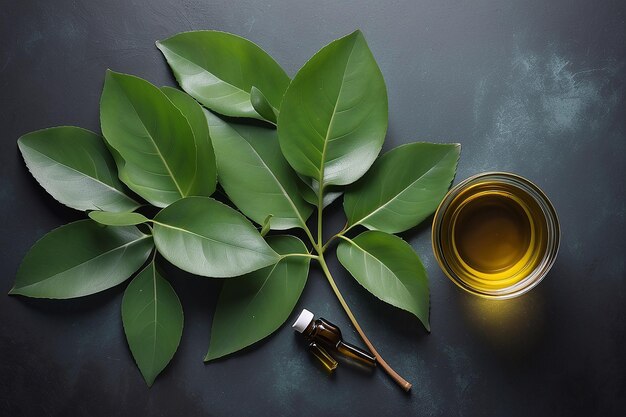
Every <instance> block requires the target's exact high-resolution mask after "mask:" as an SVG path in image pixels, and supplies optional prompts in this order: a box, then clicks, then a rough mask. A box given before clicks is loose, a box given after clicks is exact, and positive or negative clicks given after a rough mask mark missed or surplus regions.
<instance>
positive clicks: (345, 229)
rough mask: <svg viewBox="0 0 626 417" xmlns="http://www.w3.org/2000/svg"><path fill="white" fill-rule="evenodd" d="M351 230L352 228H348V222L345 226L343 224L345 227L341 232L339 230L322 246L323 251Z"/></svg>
mask: <svg viewBox="0 0 626 417" xmlns="http://www.w3.org/2000/svg"><path fill="white" fill-rule="evenodd" d="M348 230H350V228H348V223H346V224H345V226H343V229H341V230H340V231H339V232H337V233H336V234H334V235H333V236H331V238H330V239H328V241H327V242H326V243H324V246H322V252H325V251H326V248H328V246H329V245H330V244H331V243H332V242H333V241H334V240H335V239H337V238H341V237H343V235H344V234H345V233H346V232H347V231H348Z"/></svg>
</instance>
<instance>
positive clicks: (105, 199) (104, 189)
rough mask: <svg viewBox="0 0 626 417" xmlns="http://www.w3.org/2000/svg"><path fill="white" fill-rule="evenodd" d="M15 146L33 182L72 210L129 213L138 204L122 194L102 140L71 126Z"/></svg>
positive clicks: (45, 131) (32, 135)
mask: <svg viewBox="0 0 626 417" xmlns="http://www.w3.org/2000/svg"><path fill="white" fill-rule="evenodd" d="M17 145H18V147H19V149H20V152H21V153H22V156H23V157H24V161H25V162H26V166H27V167H28V169H29V171H30V172H31V174H33V176H34V177H35V179H36V180H37V182H39V184H41V186H42V187H43V188H44V189H45V190H46V191H47V192H48V193H50V195H52V197H54V198H55V199H56V200H57V201H59V202H60V203H61V204H65V205H66V206H68V207H71V208H74V209H76V210H108V211H129V210H134V209H135V208H137V207H139V204H138V203H137V202H136V201H135V200H133V199H132V198H130V197H128V196H127V195H126V194H124V187H123V185H122V183H121V182H120V180H119V179H118V178H117V169H116V167H115V162H114V161H113V158H111V155H110V154H109V152H108V150H107V148H106V146H105V144H104V141H103V140H102V137H101V136H99V135H97V134H95V133H93V132H90V131H89V130H85V129H81V128H79V127H74V126H61V127H52V128H49V129H43V130H38V131H36V132H31V133H28V134H26V135H24V136H22V137H21V138H19V139H18V141H17Z"/></svg>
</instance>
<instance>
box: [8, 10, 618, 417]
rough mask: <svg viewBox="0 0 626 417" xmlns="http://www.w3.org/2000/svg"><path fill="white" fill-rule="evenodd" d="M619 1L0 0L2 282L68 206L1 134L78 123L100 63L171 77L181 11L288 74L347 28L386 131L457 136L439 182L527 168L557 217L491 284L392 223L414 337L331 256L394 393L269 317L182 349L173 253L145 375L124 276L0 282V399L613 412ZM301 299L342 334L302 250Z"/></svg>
mask: <svg viewBox="0 0 626 417" xmlns="http://www.w3.org/2000/svg"><path fill="white" fill-rule="evenodd" d="M624 19H625V7H624V2H623V1H604V2H591V1H572V0H554V1H545V0H540V1H539V0H537V1H529V0H498V1H489V0H476V1H472V2H469V1H465V2H464V1H458V0H456V1H455V0H452V1H451V0H429V1H424V0H420V1H391V0H390V1H341V2H338V1H316V2H314V1H310V2H294V1H292V0H282V1H272V0H265V1H254V0H250V1H234V0H220V1H215V2H210V1H206V0H170V1H167V0H114V1H100V2H97V1H89V0H55V1H49V0H41V1H32V0H23V1H9V0H0V39H1V43H0V91H1V93H0V127H1V136H0V139H1V147H2V148H1V152H0V156H1V158H2V163H1V164H0V172H1V179H0V181H1V182H0V202H1V208H0V210H1V212H0V218H1V221H0V236H1V237H2V251H1V252H0V265H1V268H2V275H1V281H0V291H1V292H2V293H6V291H8V290H9V288H10V287H11V285H12V282H13V278H14V275H15V272H16V270H17V267H18V265H19V262H20V260H21V259H22V257H23V256H24V254H25V253H26V251H27V250H28V248H29V247H30V246H31V245H32V244H33V243H34V242H35V241H36V240H37V239H38V238H39V237H41V236H42V235H43V234H45V233H46V232H47V231H49V230H51V229H52V228H54V227H56V226H58V225H61V224H63V223H66V222H68V221H71V220H74V219H78V218H81V217H82V215H81V214H80V213H76V212H74V211H72V210H70V209H66V208H64V207H62V206H60V205H59V204H57V203H56V202H55V201H54V200H53V199H52V198H51V197H49V196H47V195H46V193H45V192H44V191H43V190H42V189H41V188H40V187H39V186H38V185H37V183H36V182H35V181H34V180H33V179H32V178H31V177H30V175H29V173H28V172H27V170H26V168H25V166H24V164H23V161H22V160H21V157H20V156H19V154H18V151H17V146H16V140H17V138H18V137H19V136H20V135H22V134H24V133H26V132H29V131H32V130H35V129H40V128H44V127H48V126H54V125H63V124H72V125H79V126H82V127H85V128H89V129H92V130H99V121H98V101H99V97H100V92H101V88H102V82H103V77H104V71H105V69H106V68H111V69H114V70H116V71H123V72H128V73H132V74H136V75H139V76H141V77H144V78H146V79H148V80H150V81H152V82H154V83H156V84H158V85H163V84H168V85H174V80H173V78H172V76H171V75H170V72H169V69H168V67H167V65H166V64H165V61H164V59H163V58H162V57H161V55H160V54H159V52H158V51H157V49H156V48H155V46H154V41H155V40H157V39H163V38H165V37H167V36H170V35H172V34H174V33H177V32H180V31H185V30H192V29H219V30H224V31H230V32H233V33H236V34H239V35H243V36H246V37H248V38H250V39H251V40H253V41H255V42H256V43H258V44H259V45H261V46H262V47H263V48H265V49H266V50H267V51H268V52H269V53H270V54H272V55H273V56H274V57H275V58H276V59H277V61H278V62H279V63H281V64H282V65H284V67H285V68H286V70H287V72H288V73H289V74H291V75H293V74H295V72H296V71H297V69H298V68H299V67H300V66H301V65H302V64H303V63H304V62H305V61H306V59H308V57H310V56H311V55H312V54H313V53H314V52H315V51H316V50H318V49H319V48H320V47H322V46H323V45H325V44H326V43H328V42H329V41H331V40H332V39H334V38H337V37H339V36H342V35H344V34H346V33H348V32H350V31H352V30H353V29H355V28H361V29H362V30H363V32H364V33H365V36H366V37H367V40H368V42H369V44H370V47H371V49H372V50H373V52H374V55H375V56H376V58H377V60H378V63H379V65H380V67H381V69H382V72H383V74H384V76H385V80H386V82H387V88H388V91H389V114H390V120H389V133H388V139H387V142H386V145H385V148H386V149H389V148H391V147H393V146H396V145H399V144H402V143H405V142H409V141H418V140H428V141H441V142H460V143H462V145H463V150H462V155H461V160H460V164H459V170H458V174H457V180H456V182H458V181H459V180H461V179H463V178H466V177H467V176H469V175H472V174H474V173H477V172H480V171H485V170H508V171H513V172H516V173H519V174H521V175H523V176H526V177H528V178H529V179H531V180H533V181H534V182H536V183H537V184H539V185H540V186H541V187H542V188H543V189H544V190H545V191H546V193H547V194H548V196H549V197H550V198H551V199H552V201H553V203H554V204H555V206H556V208H557V211H558V213H559V215H560V219H561V225H562V230H563V236H562V238H563V241H562V246H561V252H560V255H559V258H558V260H557V263H556V265H555V266H554V268H553V270H552V272H551V273H550V275H549V276H548V277H547V278H546V280H545V281H544V282H543V283H542V284H541V285H540V286H539V287H537V288H536V289H535V290H533V291H532V292H531V293H529V294H527V295H525V296H523V297H521V298H519V299H515V300H511V301H505V302H493V301H483V300H479V299H477V298H475V297H472V296H469V295H466V294H464V293H462V292H460V290H457V288H455V287H454V286H453V284H452V283H451V282H449V281H448V280H447V279H446V278H445V277H444V276H443V274H442V273H441V272H440V271H439V269H438V267H437V265H436V263H435V261H434V258H433V255H432V251H431V248H430V244H429V229H428V225H427V224H424V225H423V226H421V227H418V228H417V229H415V230H414V231H412V232H410V233H406V234H404V235H403V237H404V238H405V239H406V240H407V241H409V242H410V243H411V244H412V245H413V247H414V248H415V249H416V250H417V251H418V253H419V254H420V256H421V257H422V259H423V261H424V264H425V265H426V268H427V270H428V273H429V276H430V282H431V291H432V310H431V323H432V333H431V334H427V333H426V332H425V331H424V330H423V328H421V327H420V325H419V324H418V322H417V320H415V319H413V318H411V317H410V316H409V315H408V314H405V313H404V312H401V311H398V310H396V309H394V308H392V307H388V306H386V305H384V304H382V303H380V302H379V301H378V300H376V299H374V297H372V296H370V295H369V294H368V293H367V292H366V291H364V290H363V289H362V288H361V287H359V286H358V284H356V283H355V282H354V281H353V280H352V279H351V278H350V277H349V276H348V275H347V273H346V272H344V271H343V270H342V269H341V267H340V265H338V263H337V262H336V260H335V258H334V256H332V257H331V258H332V259H331V269H332V270H334V271H335V274H336V277H337V280H338V284H339V286H340V288H341V289H342V290H343V292H344V293H345V295H346V298H347V300H348V302H349V304H350V305H351V306H353V309H354V311H355V313H356V315H357V317H359V318H360V321H361V324H362V325H363V327H364V328H365V329H366V332H367V333H368V334H369V336H370V338H371V339H372V340H373V341H374V343H375V344H376V345H377V346H378V348H379V350H380V352H381V353H382V354H383V355H384V357H385V358H386V359H387V360H388V361H389V362H390V363H391V364H392V365H393V366H394V367H395V368H396V369H397V370H398V371H399V372H400V373H401V374H403V375H404V376H405V377H407V378H408V379H409V380H411V381H412V382H413V383H414V389H413V392H412V393H411V394H410V395H405V394H404V393H403V392H401V391H400V390H399V389H397V388H396V387H395V386H394V385H393V383H392V382H391V381H390V380H389V379H388V378H387V377H386V376H385V375H384V374H383V373H382V372H380V371H377V372H374V373H373V374H372V375H366V374H362V373H360V372H359V371H357V370H354V369H351V368H350V367H348V366H342V367H340V368H339V369H338V372H337V373H336V375H334V376H333V377H328V376H327V375H326V374H325V373H324V372H323V371H322V370H321V369H320V368H319V367H318V366H316V364H315V363H314V362H312V361H311V359H310V358H309V356H308V354H307V353H306V352H305V351H304V350H303V349H302V347H301V346H300V344H299V343H298V340H297V339H296V337H295V336H294V334H293V332H292V330H291V329H290V328H289V327H288V326H285V327H284V328H282V329H280V330H279V331H278V332H277V334H275V335H274V337H271V338H270V339H268V340H267V341H265V342H262V343H259V344H257V345H256V346H254V347H253V348H250V349H248V350H246V351H245V352H243V353H241V354H238V355H234V356H232V357H230V358H228V359H226V360H222V361H219V362H217V363H214V364H210V365H203V363H202V358H203V355H204V353H205V352H206V348H207V342H208V338H209V331H210V324H211V317H212V311H213V308H214V305H215V299H216V294H217V291H218V290H219V285H218V284H217V283H216V282H215V281H211V280H209V279H198V278H193V277H191V276H188V275H185V274H183V273H181V272H178V271H176V270H175V269H174V268H172V267H169V268H167V270H168V274H167V275H168V278H170V280H171V282H172V284H173V286H174V287H175V288H176V290H177V291H178V293H179V295H180V298H181V300H182V303H183V306H184V309H185V322H186V326H185V330H184V334H183V340H182V343H181V347H180V350H179V352H178V354H177V355H176V357H175V358H174V360H173V362H172V363H171V365H170V366H169V368H168V369H167V370H166V371H165V372H164V373H163V374H162V376H161V377H160V378H159V379H158V380H157V382H156V383H155V385H154V386H153V388H152V389H148V388H146V386H145V384H144V382H143V380H142V378H141V376H140V374H139V372H138V370H137V369H136V367H135V366H134V363H133V360H132V358H131V356H130V353H129V351H128V348H127V345H126V341H125V339H124V336H123V332H122V326H121V321H120V314H119V310H120V302H121V293H122V291H123V289H124V286H125V285H122V286H120V287H119V288H115V289H112V290H109V291H107V292H105V293H103V294H99V295H95V296H91V297H88V298H85V299H79V300H74V301H67V302H63V301H59V302H49V301H37V300H28V299H23V298H17V297H8V296H3V295H1V294H0V376H1V377H0V415H3V416H12V417H13V416H78V415H89V416H118V415H119V416H126V415H128V416H136V415H159V416H182V415H212V416H253V415H254V416H260V415H302V416H321V415H339V414H342V415H363V416H370V415H371V416H403V415H420V416H529V415H530V416H561V415H568V416H571V415H579V416H613V415H615V416H617V415H623V414H622V413H623V410H624V409H625V408H626V381H625V376H624V375H625V372H626V356H625V355H624V345H625V344H626V326H625V323H626V293H625V292H626V285H625V272H626V271H625V267H624V250H625V249H626V237H625V233H624V232H625V230H624V214H625V207H624V197H625V192H624V184H625V178H626V175H625V162H626V161H625V159H626V158H625V156H624V155H625V150H626V149H625V148H626V130H625V128H626V124H625V121H626V117H625V116H626V114H625V112H624V108H625V107H624V104H625V103H624V93H625V91H624V81H625V79H626V77H625V76H626V67H625V66H626V50H625V45H626V42H625V41H626V39H625V38H626V24H625V23H624ZM328 214H329V219H330V220H329V221H328V223H327V226H328V233H330V232H331V231H333V230H336V229H338V228H339V227H340V226H341V225H342V224H343V222H344V217H343V214H342V210H341V206H340V204H334V205H333V206H332V208H330V209H329V210H328ZM426 223H428V222H426ZM301 307H307V308H309V309H311V310H313V311H314V312H316V313H318V314H321V315H323V316H324V317H326V318H328V319H330V320H332V321H334V322H336V323H337V324H339V325H341V326H342V328H343V329H344V332H345V334H346V336H347V337H348V338H349V339H351V340H352V341H354V342H356V341H357V340H358V339H357V336H356V334H355V333H354V331H353V330H352V328H351V327H350V326H349V324H348V322H347V319H346V318H345V316H344V314H343V312H342V311H341V310H340V307H339V305H338V303H337V302H336V300H335V299H334V298H333V295H332V293H331V290H330V289H329V287H328V285H327V283H326V282H325V281H324V279H323V277H322V275H321V273H320V271H319V270H318V269H316V268H314V269H313V270H312V273H311V276H310V279H309V283H308V285H307V288H306V289H305V292H304V295H303V297H302V300H301V302H300V304H299V306H298V308H301Z"/></svg>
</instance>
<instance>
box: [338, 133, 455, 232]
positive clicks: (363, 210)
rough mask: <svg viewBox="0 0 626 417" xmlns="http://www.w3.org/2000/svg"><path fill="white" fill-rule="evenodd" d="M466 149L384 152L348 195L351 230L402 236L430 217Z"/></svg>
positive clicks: (412, 147)
mask: <svg viewBox="0 0 626 417" xmlns="http://www.w3.org/2000/svg"><path fill="white" fill-rule="evenodd" d="M460 152H461V145H458V144H451V145H441V144H435V143H410V144H407V145H402V146H399V147H398V148H395V149H392V150H391V151H389V152H387V153H386V154H384V155H383V156H382V157H381V158H380V159H379V160H378V161H376V162H375V163H374V165H373V166H372V169H370V170H369V172H368V173H367V174H366V175H365V176H364V177H363V178H362V179H361V180H360V181H359V182H357V183H356V184H355V185H354V186H353V187H350V189H349V190H348V191H347V192H346V196H345V199H344V203H343V206H344V210H345V212H346V215H347V216H348V223H349V225H350V226H354V225H357V224H362V225H363V226H365V227H367V228H369V229H374V230H382V231H384V232H387V233H399V232H403V231H405V230H407V229H410V228H411V227H413V226H416V225H417V224H419V223H420V222H421V221H422V220H424V219H425V218H426V217H428V216H429V215H431V214H432V213H433V212H434V211H435V209H436V208H437V206H438V205H439V203H440V202H441V199H442V198H443V197H444V195H445V194H446V192H447V191H448V188H449V187H450V184H451V183H452V180H453V179H454V173H455V172H456V165H457V162H458V160H459V154H460Z"/></svg>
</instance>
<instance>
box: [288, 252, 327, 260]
mask: <svg viewBox="0 0 626 417" xmlns="http://www.w3.org/2000/svg"><path fill="white" fill-rule="evenodd" d="M291 256H301V257H303V258H311V259H319V256H317V255H311V254H310V253H286V254H284V255H280V259H284V258H287V257H291Z"/></svg>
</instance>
